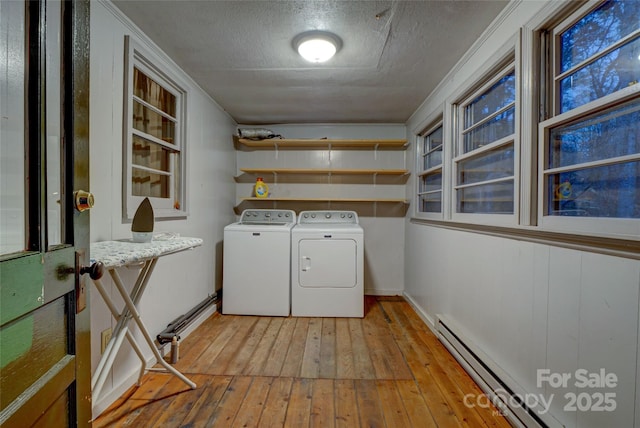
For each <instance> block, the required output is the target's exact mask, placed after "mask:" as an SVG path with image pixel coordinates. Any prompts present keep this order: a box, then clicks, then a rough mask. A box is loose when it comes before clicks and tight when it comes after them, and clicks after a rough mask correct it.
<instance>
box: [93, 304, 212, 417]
mask: <svg viewBox="0 0 640 428" xmlns="http://www.w3.org/2000/svg"><path fill="white" fill-rule="evenodd" d="M216 309H217V305H215V304H214V305H211V306H209V307H208V308H207V309H205V310H204V311H202V313H201V314H200V315H198V317H197V318H196V319H195V320H193V322H191V323H190V324H189V325H188V326H187V327H186V328H185V329H184V330H183V331H181V332H180V338H181V340H182V339H184V338H185V337H187V336H189V335H190V334H191V333H192V332H193V331H194V330H195V329H196V328H198V327H199V326H200V324H202V323H203V322H204V321H205V320H206V319H207V318H209V317H210V316H211V315H213V314H214V313H215V312H216ZM125 343H129V342H125ZM170 346H171V343H165V344H164V345H163V346H162V348H161V349H160V354H161V355H164V351H165V349H166V348H167V347H170ZM155 363H156V360H155V357H154V356H153V354H152V355H151V357H150V358H149V359H148V360H147V367H151V366H153V365H155ZM139 375H140V367H139V366H138V367H136V368H135V369H134V370H132V371H131V373H130V374H129V375H128V376H125V377H124V378H123V379H122V380H121V381H120V382H119V383H118V384H117V385H114V387H113V388H112V389H111V391H108V392H107V391H105V390H103V393H102V394H101V395H102V397H101V398H100V400H98V401H97V402H94V403H93V404H92V416H93V419H96V418H97V417H98V416H100V414H101V413H102V412H104V411H105V410H106V409H107V408H108V407H109V406H111V405H112V404H113V403H114V402H115V401H116V400H117V399H118V398H120V397H121V396H122V394H124V393H125V392H126V391H127V390H128V389H129V388H131V387H132V386H133V385H135V384H136V383H137V382H138V376H139ZM109 376H113V374H112V373H110V374H109Z"/></svg>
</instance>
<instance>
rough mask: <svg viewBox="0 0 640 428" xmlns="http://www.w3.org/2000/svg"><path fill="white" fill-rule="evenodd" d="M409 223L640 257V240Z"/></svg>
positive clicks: (423, 220)
mask: <svg viewBox="0 0 640 428" xmlns="http://www.w3.org/2000/svg"><path fill="white" fill-rule="evenodd" d="M411 223H413V224H422V225H428V226H433V227H440V228H443V229H451V230H459V231H464V232H471V233H480V234H483V235H489V236H496V237H501V238H507V239H515V240H518V241H525V242H534V243H537V244H545V245H552V246H556V247H562V248H570V249H574V250H579V251H589V252H593V253H600V254H606V255H611V256H616V257H624V258H628V259H634V260H640V241H638V240H633V239H618V238H606V237H599V236H588V235H576V234H571V233H561V232H550V231H546V230H540V229H539V228H537V227H505V226H489V225H480V224H470V223H459V222H455V221H446V220H435V219H426V218H417V217H412V218H411Z"/></svg>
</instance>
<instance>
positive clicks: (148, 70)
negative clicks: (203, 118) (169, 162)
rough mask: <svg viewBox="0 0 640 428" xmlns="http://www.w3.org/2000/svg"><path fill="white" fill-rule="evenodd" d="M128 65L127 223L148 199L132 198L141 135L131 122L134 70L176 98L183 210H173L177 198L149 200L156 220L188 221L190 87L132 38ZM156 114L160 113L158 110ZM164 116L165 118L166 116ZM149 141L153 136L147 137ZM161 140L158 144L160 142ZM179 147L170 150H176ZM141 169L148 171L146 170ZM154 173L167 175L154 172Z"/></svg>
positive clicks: (124, 214)
mask: <svg viewBox="0 0 640 428" xmlns="http://www.w3.org/2000/svg"><path fill="white" fill-rule="evenodd" d="M124 52H125V61H124V76H125V78H124V102H123V104H124V109H123V133H124V135H123V143H124V144H123V150H122V152H123V158H122V217H123V221H125V222H128V221H131V220H132V219H133V216H134V214H135V212H136V210H137V208H138V206H139V205H140V202H142V200H143V199H144V197H143V196H134V195H132V184H131V174H132V161H131V157H132V156H131V150H132V144H133V134H134V133H137V132H136V131H135V130H134V129H133V123H132V120H131V112H132V111H133V100H134V95H133V85H132V82H133V67H134V65H135V67H136V68H138V69H140V70H141V71H142V72H144V73H145V74H146V75H148V76H151V77H154V78H158V80H160V82H159V83H161V84H162V87H163V88H164V89H166V90H168V91H169V92H171V93H172V94H174V95H175V96H176V102H177V105H176V129H175V132H176V136H177V140H178V144H177V145H176V146H177V148H178V151H179V153H180V173H179V175H178V177H179V178H180V187H179V192H180V195H179V198H178V201H179V203H180V209H175V208H174V207H173V204H174V201H175V198H173V197H171V198H169V201H167V200H165V199H164V198H152V197H150V198H149V200H150V201H151V204H152V206H153V212H154V216H155V218H156V219H178V218H186V217H187V215H188V211H187V185H186V184H187V178H188V175H187V147H186V146H187V144H186V142H187V126H186V125H187V114H186V113H187V90H186V88H187V85H186V84H185V83H184V82H183V81H182V80H181V79H180V78H179V77H177V73H175V72H174V70H173V69H172V67H171V66H170V65H167V64H166V62H165V61H163V60H162V59H160V58H159V57H157V56H156V55H154V54H153V53H152V52H151V51H150V50H148V49H147V48H145V47H143V46H142V45H141V44H140V43H138V42H136V41H135V40H134V39H133V38H132V37H131V36H125V51H124ZM154 110H156V109H154ZM163 115H164V114H163ZM145 138H149V136H147V135H145ZM149 139H152V140H153V141H154V142H157V143H158V144H159V145H161V146H165V147H166V146H167V144H166V143H164V142H162V141H160V140H157V139H154V138H153V137H151V138H149ZM156 140H157V141H156ZM176 146H173V145H172V146H170V147H169V148H171V149H175V148H176ZM140 169H146V168H144V167H142V168H140ZM152 172H154V173H159V174H163V173H162V172H158V171H155V170H153V171H152ZM170 187H171V189H172V190H171V191H172V192H173V191H174V190H173V189H174V185H173V175H172V183H171V184H170Z"/></svg>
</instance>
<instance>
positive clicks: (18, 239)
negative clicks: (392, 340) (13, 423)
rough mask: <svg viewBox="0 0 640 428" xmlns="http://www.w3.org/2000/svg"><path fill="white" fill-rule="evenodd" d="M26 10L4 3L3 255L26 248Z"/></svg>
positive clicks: (0, 57) (0, 38) (0, 22)
mask: <svg viewBox="0 0 640 428" xmlns="http://www.w3.org/2000/svg"><path fill="white" fill-rule="evenodd" d="M24 9H25V7H24V3H23V2H14V1H0V28H2V31H0V51H1V52H2V54H0V88H1V90H0V105H2V119H1V120H0V124H1V125H0V141H2V144H0V254H8V253H13V252H16V251H23V250H24V249H25V246H26V242H25V236H26V229H25V227H26V225H25V171H24V156H25V147H24V70H25V64H24V55H25V53H24V51H25V49H24V32H25V29H24ZM5 53H6V54H7V55H5ZM3 392H4V391H3Z"/></svg>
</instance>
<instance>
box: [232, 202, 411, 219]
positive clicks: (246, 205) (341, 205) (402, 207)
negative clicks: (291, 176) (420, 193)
mask: <svg viewBox="0 0 640 428" xmlns="http://www.w3.org/2000/svg"><path fill="white" fill-rule="evenodd" d="M408 207H409V202H408V201H407V200H406V199H391V198H370V199H369V198H295V197H286V198H284V197H283V198H255V197H254V198H242V199H241V200H240V203H239V204H238V205H236V206H235V207H234V208H233V210H234V212H235V213H236V214H240V213H242V211H243V210H245V209H257V208H282V209H292V210H294V211H296V212H300V211H303V210H308V209H314V210H320V209H329V208H331V209H349V210H355V211H357V212H358V215H360V216H364V217H404V216H405V215H406V214H407V210H408Z"/></svg>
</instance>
